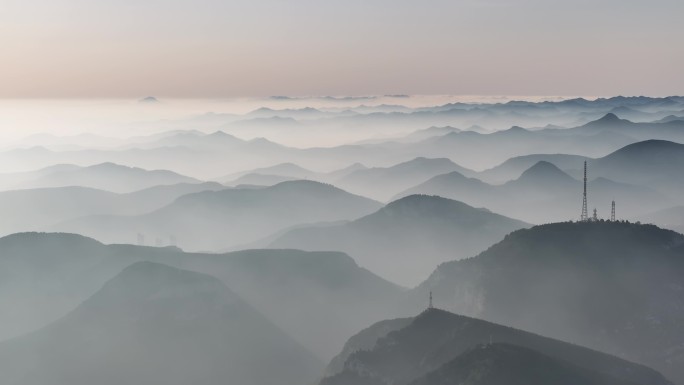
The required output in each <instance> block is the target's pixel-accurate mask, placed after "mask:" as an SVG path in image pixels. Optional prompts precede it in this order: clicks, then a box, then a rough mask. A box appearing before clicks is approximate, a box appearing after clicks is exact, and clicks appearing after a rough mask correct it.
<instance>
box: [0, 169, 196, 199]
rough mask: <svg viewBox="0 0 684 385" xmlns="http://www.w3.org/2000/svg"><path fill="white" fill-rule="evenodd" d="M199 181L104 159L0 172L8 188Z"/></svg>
mask: <svg viewBox="0 0 684 385" xmlns="http://www.w3.org/2000/svg"><path fill="white" fill-rule="evenodd" d="M178 183H200V181H199V180H197V179H194V178H190V177H186V176H183V175H179V174H177V173H175V172H172V171H168V170H151V171H150V170H143V169H141V168H137V167H127V166H121V165H118V164H114V163H101V164H96V165H93V166H88V167H79V166H74V165H58V166H51V167H47V168H45V169H41V170H37V171H30V172H23V173H15V174H2V175H0V186H3V187H2V188H3V189H5V190H9V189H30V188H46V187H66V186H80V187H90V188H94V189H99V190H106V191H111V192H116V193H128V192H133V191H137V190H142V189H145V188H149V187H154V186H158V185H172V184H178Z"/></svg>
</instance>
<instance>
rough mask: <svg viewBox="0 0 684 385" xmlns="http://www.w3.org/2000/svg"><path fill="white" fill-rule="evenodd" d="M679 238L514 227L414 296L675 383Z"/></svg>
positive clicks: (621, 229) (625, 230)
mask: <svg viewBox="0 0 684 385" xmlns="http://www.w3.org/2000/svg"><path fill="white" fill-rule="evenodd" d="M683 273H684V235H681V234H678V233H675V232H672V231H669V230H663V229H660V228H658V227H656V226H653V225H639V224H630V223H623V222H603V221H599V222H588V223H583V222H578V223H570V222H567V223H556V224H549V225H543V226H537V227H533V228H531V229H526V230H518V231H516V232H513V233H512V234H510V235H509V236H507V237H506V238H505V239H504V240H503V241H501V242H499V243H497V244H496V245H494V246H492V247H490V248H489V249H488V250H487V251H485V252H483V253H481V254H480V255H478V256H477V257H474V258H471V259H467V260H462V261H454V262H448V263H445V264H442V265H441V266H439V267H438V268H437V270H435V272H434V273H433V274H432V276H431V277H430V278H429V279H428V280H427V281H426V282H424V283H423V284H422V285H421V286H420V287H419V288H417V289H416V293H415V295H416V300H415V301H416V302H419V301H420V299H421V298H425V297H426V296H427V293H428V291H433V292H434V293H435V298H436V302H437V303H441V304H444V306H445V307H447V308H448V309H450V310H453V311H456V312H459V313H461V314H467V315H472V316H477V317H481V318H485V319H488V320H492V321H495V322H500V323H503V324H506V325H512V326H514V327H518V328H521V329H525V330H530V331H533V332H537V333H541V334H544V335H547V336H553V337H556V338H560V339H563V340H566V341H571V342H575V343H579V344H582V345H585V346H589V347H591V348H594V349H599V350H602V351H605V352H609V353H613V354H617V355H620V356H621V357H625V358H627V359H630V360H633V361H635V362H641V363H644V364H647V365H649V366H651V367H653V368H655V369H658V370H660V371H662V372H663V373H664V374H665V375H666V376H668V377H669V378H671V379H672V380H674V381H675V382H679V381H682V379H684V372H682V370H681V367H682V366H681V362H682V359H683V356H682V354H681V352H680V350H679V349H678V348H677V346H679V345H680V344H681V343H682V336H684V330H683V329H682V325H684V312H682V311H681V309H682V308H684V304H683V303H682V296H681V295H680V291H681V287H682V281H681V277H682V274H683Z"/></svg>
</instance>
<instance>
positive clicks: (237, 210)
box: [54, 181, 381, 250]
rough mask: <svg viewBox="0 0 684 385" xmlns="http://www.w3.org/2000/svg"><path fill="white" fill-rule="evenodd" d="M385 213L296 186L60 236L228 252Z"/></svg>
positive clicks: (230, 195) (198, 198)
mask: <svg viewBox="0 0 684 385" xmlns="http://www.w3.org/2000/svg"><path fill="white" fill-rule="evenodd" d="M380 207H381V204H380V203H378V202H375V201H372V200H370V199H368V198H363V197H360V196H357V195H352V194H350V193H347V192H345V191H343V190H340V189H338V188H336V187H334V186H332V185H326V184H322V183H318V182H313V181H292V182H283V183H279V184H277V185H275V186H271V187H268V188H261V189H253V188H237V189H225V190H221V191H204V192H199V193H194V194H187V195H184V196H182V197H180V198H179V199H177V200H175V201H174V202H173V203H171V204H169V205H168V206H166V207H163V208H161V209H158V210H155V211H153V212H150V213H148V214H144V215H137V216H88V217H84V218H81V219H77V220H72V221H68V222H64V223H62V224H60V225H57V226H56V227H55V228H54V230H56V231H63V232H73V233H78V234H84V235H86V236H90V237H93V238H96V239H98V240H101V241H103V242H106V243H131V242H132V240H133V239H135V236H136V234H138V233H140V234H145V235H146V236H148V237H150V239H153V238H156V237H161V238H164V239H166V238H168V237H169V236H174V237H175V238H176V239H177V240H178V245H179V246H181V247H183V248H187V249H189V250H224V249H227V248H229V247H231V246H234V245H238V244H244V243H248V242H251V241H255V240H258V239H260V238H263V237H265V236H267V235H269V234H272V233H274V232H276V231H278V230H281V229H284V228H287V227H290V226H293V225H298V224H306V223H316V222H325V221H336V220H348V219H355V218H358V217H361V216H363V215H366V214H369V213H371V212H373V211H375V210H377V209H379V208H380Z"/></svg>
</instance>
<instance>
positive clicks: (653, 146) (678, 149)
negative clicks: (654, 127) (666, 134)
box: [604, 139, 684, 160]
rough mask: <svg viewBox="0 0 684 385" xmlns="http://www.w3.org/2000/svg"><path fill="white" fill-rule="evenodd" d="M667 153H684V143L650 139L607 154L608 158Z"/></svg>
mask: <svg viewBox="0 0 684 385" xmlns="http://www.w3.org/2000/svg"><path fill="white" fill-rule="evenodd" d="M667 153H681V154H684V144H680V143H675V142H670V141H668V140H659V139H650V140H645V141H642V142H637V143H632V144H629V145H627V146H625V147H622V148H621V149H619V150H617V151H615V152H613V153H611V154H609V155H607V156H606V157H605V158H604V159H606V158H613V159H614V158H617V157H624V158H632V160H633V159H634V158H633V157H636V156H656V155H664V154H667Z"/></svg>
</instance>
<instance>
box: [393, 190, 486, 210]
mask: <svg viewBox="0 0 684 385" xmlns="http://www.w3.org/2000/svg"><path fill="white" fill-rule="evenodd" d="M457 208H458V209H461V208H472V209H474V208H473V207H470V206H468V205H466V204H465V203H463V202H459V201H456V200H452V199H448V198H443V197H440V196H437V195H424V194H414V195H409V196H406V197H403V198H400V199H397V200H395V201H393V202H390V203H388V204H387V206H385V208H384V209H385V210H400V209H401V210H406V209H416V210H421V211H432V210H433V209H436V210H437V212H444V210H449V209H457Z"/></svg>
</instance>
